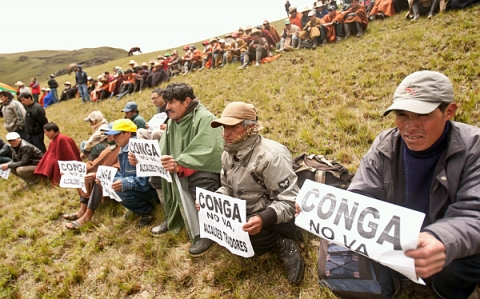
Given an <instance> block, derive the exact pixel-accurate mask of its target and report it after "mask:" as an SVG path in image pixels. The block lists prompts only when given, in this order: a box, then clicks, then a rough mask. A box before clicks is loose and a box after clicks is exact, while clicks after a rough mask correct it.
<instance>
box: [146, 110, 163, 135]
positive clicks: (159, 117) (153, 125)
mask: <svg viewBox="0 0 480 299" xmlns="http://www.w3.org/2000/svg"><path fill="white" fill-rule="evenodd" d="M167 118H168V116H167V114H166V113H165V112H160V113H157V114H155V115H154V116H153V117H152V119H150V121H149V122H148V130H149V131H150V132H152V131H157V130H160V126H161V125H163V124H164V123H165V121H166V120H167Z"/></svg>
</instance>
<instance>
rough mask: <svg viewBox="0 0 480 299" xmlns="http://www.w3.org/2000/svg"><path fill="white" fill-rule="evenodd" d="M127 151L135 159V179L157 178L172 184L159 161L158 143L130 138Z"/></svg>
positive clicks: (168, 174)
mask: <svg viewBox="0 0 480 299" xmlns="http://www.w3.org/2000/svg"><path fill="white" fill-rule="evenodd" d="M128 151H129V152H131V153H133V154H134V155H135V158H137V161H138V163H137V166H136V168H137V177H146V176H159V177H162V178H164V179H165V180H167V181H168V182H169V183H171V182H172V177H171V176H170V172H168V171H167V170H165V168H164V167H163V166H162V162H161V161H160V156H161V155H162V154H161V153H160V147H159V146H158V141H156V140H147V139H136V138H131V139H130V143H129V145H128Z"/></svg>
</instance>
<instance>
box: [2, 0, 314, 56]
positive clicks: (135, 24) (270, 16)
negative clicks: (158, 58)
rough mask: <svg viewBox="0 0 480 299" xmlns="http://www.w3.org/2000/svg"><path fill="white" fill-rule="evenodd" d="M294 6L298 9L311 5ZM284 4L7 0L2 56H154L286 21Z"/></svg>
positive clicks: (256, 0)
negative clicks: (87, 51) (106, 50)
mask: <svg viewBox="0 0 480 299" xmlns="http://www.w3.org/2000/svg"><path fill="white" fill-rule="evenodd" d="M290 3H291V4H292V5H293V6H297V7H298V8H299V10H300V9H301V8H303V7H305V6H306V5H309V6H311V5H312V4H313V1H312V0H308V1H307V0H292V1H290ZM284 5H285V1H284V0H203V1H201V0H197V1H193V0H173V1H164V0H156V1H154V0H81V1H78V0H77V1H71V0H45V1H38V0H16V1H13V0H5V1H2V4H1V13H2V17H1V19H0V20H1V21H0V22H1V24H2V26H1V28H2V42H1V43H0V53H16V52H26V51H33V50H76V49H81V48H97V47H101V46H110V47H114V48H122V49H125V50H127V51H128V50H129V49H130V48H131V47H134V46H138V47H140V48H141V49H142V51H143V52H144V53H146V52H153V51H158V50H162V49H167V48H172V47H177V46H179V45H184V44H188V43H192V42H196V41H199V40H202V39H206V38H209V37H212V36H216V35H221V34H224V33H226V32H231V31H235V30H237V29H238V27H239V26H245V25H252V26H255V25H259V24H261V23H262V22H263V20H265V19H267V20H269V21H270V20H278V19H281V18H286V16H287V15H286V12H285V7H284Z"/></svg>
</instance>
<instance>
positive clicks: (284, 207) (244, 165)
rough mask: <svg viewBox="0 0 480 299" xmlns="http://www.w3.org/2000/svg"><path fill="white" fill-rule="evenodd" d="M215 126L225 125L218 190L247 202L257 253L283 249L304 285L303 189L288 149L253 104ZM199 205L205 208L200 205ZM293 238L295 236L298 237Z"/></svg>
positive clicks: (230, 111)
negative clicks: (298, 212) (267, 130)
mask: <svg viewBox="0 0 480 299" xmlns="http://www.w3.org/2000/svg"><path fill="white" fill-rule="evenodd" d="M211 126H212V127H213V128H217V127H219V126H223V140H224V142H225V143H224V150H225V151H224V152H223V154H222V172H221V176H220V178H221V182H222V187H220V188H219V189H218V190H217V193H221V194H224V195H228V196H232V197H237V198H239V199H243V200H245V201H246V206H247V219H248V221H247V223H245V224H244V225H243V230H244V231H246V232H248V234H249V236H250V241H251V242H252V246H253V250H254V251H255V255H257V256H260V255H262V254H264V253H266V252H268V251H273V252H277V253H278V255H279V257H280V259H281V260H282V262H283V263H284V265H285V270H286V272H287V278H288V281H289V282H290V283H292V284H299V283H300V282H301V281H302V278H303V272H304V269H305V264H304V262H303V257H302V254H301V252H300V248H299V246H298V244H297V243H296V242H295V241H294V239H296V238H297V236H301V233H299V229H298V228H297V227H296V226H295V223H294V215H295V198H296V197H297V194H298V191H299V188H298V186H297V175H296V174H295V172H294V171H293V168H292V157H291V156H290V152H289V151H288V149H287V148H286V147H285V146H283V145H281V144H279V143H277V142H275V141H272V140H270V139H266V138H263V137H262V136H260V135H259V131H260V130H261V128H262V126H261V124H260V123H259V122H258V121H257V112H256V109H255V107H254V106H253V105H252V104H246V103H244V102H233V103H230V104H228V106H227V107H225V110H224V111H223V113H222V117H221V118H220V119H217V120H214V121H212V122H211ZM197 209H199V206H198V205H197ZM292 239H293V240H292Z"/></svg>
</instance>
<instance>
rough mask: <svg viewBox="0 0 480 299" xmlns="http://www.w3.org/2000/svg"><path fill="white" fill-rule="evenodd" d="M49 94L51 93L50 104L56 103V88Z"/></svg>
mask: <svg viewBox="0 0 480 299" xmlns="http://www.w3.org/2000/svg"><path fill="white" fill-rule="evenodd" d="M50 92H51V93H52V104H56V103H58V93H57V89H56V88H52V90H50Z"/></svg>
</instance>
